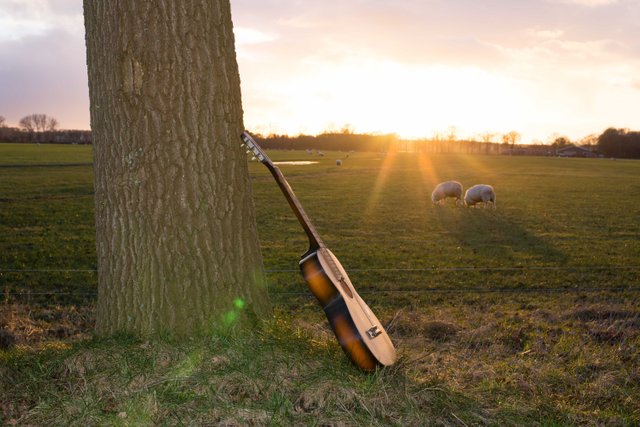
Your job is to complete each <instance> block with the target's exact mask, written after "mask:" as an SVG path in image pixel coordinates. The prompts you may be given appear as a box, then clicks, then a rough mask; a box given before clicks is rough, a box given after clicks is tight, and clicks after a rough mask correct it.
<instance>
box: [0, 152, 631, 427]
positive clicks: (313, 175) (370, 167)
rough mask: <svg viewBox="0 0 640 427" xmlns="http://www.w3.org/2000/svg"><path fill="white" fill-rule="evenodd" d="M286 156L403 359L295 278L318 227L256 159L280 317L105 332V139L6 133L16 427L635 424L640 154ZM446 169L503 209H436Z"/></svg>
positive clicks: (4, 386)
mask: <svg viewBox="0 0 640 427" xmlns="http://www.w3.org/2000/svg"><path fill="white" fill-rule="evenodd" d="M271 154H272V157H273V159H274V160H314V161H318V163H316V164H313V165H306V166H291V165H282V166H281V169H282V171H283V173H284V174H285V176H286V177H287V178H288V180H289V183H290V184H291V186H292V187H293V189H294V191H296V193H297V195H298V196H299V198H300V200H301V202H302V204H303V206H304V207H305V210H306V211H307V213H308V214H309V216H310V218H311V219H312V221H313V222H314V224H315V225H316V227H317V228H318V231H319V232H320V234H321V235H322V236H323V238H324V240H325V242H326V243H327V245H328V246H329V247H330V248H331V249H332V251H333V252H334V253H335V254H336V255H337V257H338V258H339V259H340V261H341V262H342V264H343V265H344V266H345V268H346V269H347V271H348V272H349V274H350V276H351V279H352V281H353V283H354V285H355V286H356V288H357V289H358V290H359V291H360V293H361V295H362V296H363V298H364V299H365V300H366V301H367V302H369V303H370V304H369V305H370V306H371V307H372V308H373V310H374V311H375V312H376V313H377V314H378V315H379V317H380V318H381V320H382V321H383V322H384V323H385V324H387V325H388V330H389V332H390V335H391V336H392V338H393V340H394V342H395V344H396V346H397V348H398V350H399V354H400V360H399V362H398V364H397V366H394V367H393V368H391V369H386V370H383V371H380V372H378V373H376V374H373V375H364V374H361V373H360V372H358V371H357V370H355V369H354V368H353V367H352V366H350V365H349V363H348V362H347V361H346V360H345V358H344V356H343V355H342V353H341V351H340V349H339V347H338V346H337V344H335V343H334V339H333V338H332V336H331V333H330V331H329V330H328V329H327V327H326V325H325V323H326V321H325V319H324V317H323V314H322V313H321V312H320V309H319V308H318V307H317V304H316V303H315V301H314V300H313V299H312V298H311V297H310V296H309V294H308V292H307V291H306V285H305V284H304V281H303V280H302V279H301V277H300V275H299V272H298V270H297V261H298V259H299V256H300V254H302V253H303V252H304V251H305V250H306V248H307V242H306V237H305V235H304V233H303V232H302V230H301V228H300V226H299V225H298V223H297V221H296V219H295V217H294V216H293V214H292V213H291V211H290V208H289V206H288V205H287V204H286V202H285V200H284V198H283V197H282V195H281V194H280V192H279V190H278V188H277V186H276V185H275V183H274V182H273V179H272V177H271V176H270V175H269V174H268V172H267V170H266V169H265V168H264V166H262V165H260V164H259V163H255V162H254V163H251V165H250V170H251V174H252V178H253V190H254V195H255V205H256V211H257V219H258V227H259V232H260V239H261V243H262V248H263V256H264V259H265V268H266V269H267V271H268V280H269V285H270V289H271V295H272V299H273V302H274V306H275V307H276V315H275V317H274V319H272V320H270V321H269V322H267V323H266V324H265V326H264V328H263V329H262V330H260V331H257V332H256V333H255V334H253V335H251V336H232V337H226V336H215V337H209V338H206V339H197V340H194V341H188V342H177V343H176V342H171V341H170V340H165V341H162V340H161V341H158V342H147V341H140V340H136V339H135V338H132V337H115V338H112V339H108V340H100V339H96V338H92V337H91V326H92V322H93V305H94V304H95V282H96V279H95V273H94V272H93V270H95V248H94V235H93V233H94V227H93V190H92V188H93V185H92V168H91V166H90V164H89V163H90V162H91V152H90V147H84V146H45V145H41V146H36V145H11V144H0V291H3V294H2V295H3V304H2V308H1V310H2V312H0V314H1V316H0V322H2V324H1V326H2V327H3V330H4V331H5V332H4V334H5V335H6V336H7V337H9V335H10V337H9V338H6V339H7V340H9V339H10V340H15V341H16V344H17V345H16V346H14V347H13V348H12V349H11V350H7V351H1V350H0V361H1V364H0V378H2V380H0V417H2V418H0V422H5V423H7V424H36V425H39V424H45V423H54V424H77V425H86V424H121V425H139V424H162V423H164V424H168V425H181V424H198V425H199V424H206V423H210V424H214V425H215V424H223V425H248V424H254V425H269V424H271V425H292V424H295V425H323V424H330V425H424V424H433V425H522V424H528V425H590V424H591V425H601V424H607V425H637V424H638V423H640V403H639V402H640V386H639V384H640V304H639V303H638V297H639V296H640V292H639V291H640V227H639V226H638V218H639V217H640V206H639V205H638V203H637V202H638V201H640V162H638V161H611V160H605V159H559V158H533V157H505V156H464V155H445V154H441V155H420V154H412V153H391V154H386V153H384V154H381V153H352V154H350V155H349V156H348V157H347V154H346V153H328V154H327V156H325V157H322V158H320V157H317V156H311V155H308V154H306V153H305V152H285V151H280V152H279V151H274V152H272V153H271ZM338 158H340V159H341V160H343V164H342V166H336V163H335V160H336V159H338ZM65 164H66V165H67V166H65ZM448 179H457V180H459V181H461V182H462V183H463V184H464V185H465V187H468V186H470V185H472V184H476V183H487V184H492V185H493V186H494V187H495V189H496V193H497V203H498V209H497V210H495V211H494V210H490V209H487V210H485V209H468V208H461V207H455V206H454V205H453V203H452V202H449V203H448V204H447V205H446V206H440V207H434V206H433V205H432V204H431V201H430V193H431V190H432V188H433V186H434V185H435V183H437V182H439V181H443V180H448ZM3 339H5V338H4V335H3Z"/></svg>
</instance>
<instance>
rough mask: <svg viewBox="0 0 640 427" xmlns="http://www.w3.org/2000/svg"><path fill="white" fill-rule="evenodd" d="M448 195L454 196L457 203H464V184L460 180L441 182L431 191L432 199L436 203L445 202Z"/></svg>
mask: <svg viewBox="0 0 640 427" xmlns="http://www.w3.org/2000/svg"><path fill="white" fill-rule="evenodd" d="M447 197H454V198H455V199H456V205H458V204H460V203H462V184H460V183H459V182H458V181H446V182H441V183H440V184H438V185H436V188H435V189H434V190H433V193H431V201H432V202H433V204H436V205H437V204H442V203H444V202H445V200H446V198H447Z"/></svg>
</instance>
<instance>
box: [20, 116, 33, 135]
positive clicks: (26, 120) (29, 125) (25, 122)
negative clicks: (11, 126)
mask: <svg viewBox="0 0 640 427" xmlns="http://www.w3.org/2000/svg"><path fill="white" fill-rule="evenodd" d="M18 124H19V125H20V127H22V128H24V129H25V130H26V131H28V132H34V131H35V130H36V124H35V122H34V121H33V114H32V115H30V116H25V117H23V118H21V119H20V121H19V122H18Z"/></svg>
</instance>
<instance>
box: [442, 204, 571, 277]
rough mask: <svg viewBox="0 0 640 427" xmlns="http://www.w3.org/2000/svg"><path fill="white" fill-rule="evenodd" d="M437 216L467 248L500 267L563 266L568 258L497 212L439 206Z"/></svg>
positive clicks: (447, 229)
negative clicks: (544, 264)
mask: <svg viewBox="0 0 640 427" xmlns="http://www.w3.org/2000/svg"><path fill="white" fill-rule="evenodd" d="M435 217H436V218H437V220H438V221H439V223H440V225H441V226H442V228H443V229H444V230H446V232H447V233H448V234H449V235H451V236H453V237H454V238H455V239H456V240H458V241H459V242H460V244H461V246H463V247H464V248H468V249H471V250H472V251H473V253H474V254H476V255H479V256H481V257H484V258H487V259H494V260H496V261H498V262H499V263H500V264H507V265H509V266H515V265H517V263H521V262H522V261H523V260H526V261H527V262H530V261H537V262H542V263H552V264H556V265H562V264H563V263H565V262H566V261H567V258H568V257H567V255H566V254H564V253H562V252H560V251H559V250H557V249H556V248H554V247H553V246H551V245H550V244H549V243H547V242H545V241H544V240H543V239H541V238H539V237H536V236H535V235H533V234H531V233H530V232H529V231H528V230H526V229H525V228H523V227H522V226H520V225H518V224H516V223H514V222H513V221H510V220H509V219H507V218H505V217H504V216H503V215H502V214H501V213H500V211H499V210H493V209H472V208H460V209H447V208H442V207H436V212H435Z"/></svg>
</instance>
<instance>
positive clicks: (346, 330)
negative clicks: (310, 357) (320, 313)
mask: <svg viewBox="0 0 640 427" xmlns="http://www.w3.org/2000/svg"><path fill="white" fill-rule="evenodd" d="M242 140H243V143H244V145H245V146H246V147H247V148H248V149H249V150H251V152H253V155H254V156H255V157H256V158H257V159H258V160H260V162H261V163H262V164H264V165H265V166H266V167H267V169H269V171H270V172H271V174H272V175H273V177H274V178H275V180H276V182H277V183H278V186H279V187H280V189H281V190H282V192H283V193H284V196H285V198H286V199H287V201H288V202H289V205H290V206H291V209H293V212H294V213H295V215H296V217H297V218H298V221H300V224H301V225H302V228H303V229H304V231H305V233H306V234H307V237H308V238H309V250H308V251H307V252H306V253H305V254H304V255H302V258H301V259H300V269H301V271H302V275H303V277H304V279H305V280H306V282H307V284H308V286H309V289H310V290H311V292H312V293H313V295H315V297H316V298H317V299H318V302H319V303H320V305H321V306H322V308H323V309H324V312H325V314H326V316H327V319H328V320H329V325H330V326H331V329H332V330H333V332H334V333H335V335H336V338H337V339H338V342H339V343H340V346H341V347H342V349H343V350H344V352H345V353H346V354H347V356H348V357H349V358H350V359H351V361H352V362H353V363H354V364H355V365H357V366H358V367H359V368H360V369H362V370H364V371H372V370H375V369H376V367H378V366H389V365H392V364H393V363H394V362H395V360H396V350H395V348H394V347H393V343H392V342H391V339H390V338H389V335H388V334H387V332H386V331H385V329H384V328H383V327H382V324H381V323H380V321H379V320H378V318H377V317H376V316H375V314H373V312H372V311H371V309H370V308H369V306H367V304H366V303H365V302H364V301H363V300H362V298H360V295H358V292H356V290H355V288H354V287H353V284H352V283H351V280H349V276H348V275H347V273H346V271H345V270H344V268H343V267H342V265H341V264H340V261H338V259H337V258H336V257H335V256H334V255H333V253H332V252H331V251H330V250H329V249H328V248H327V247H326V245H325V244H324V242H323V241H322V239H321V238H320V236H319V235H318V233H317V231H316V229H315V227H314V226H313V224H311V221H310V220H309V218H308V217H307V214H306V213H305V212H304V209H302V205H301V204H300V201H299V200H298V198H297V197H296V196H295V194H294V192H293V190H292V189H291V187H290V186H289V183H288V182H287V180H286V179H285V178H284V176H283V175H282V172H280V169H279V168H278V167H277V166H276V165H274V164H273V162H272V161H271V159H270V158H269V156H267V155H266V153H265V152H264V151H263V150H262V148H260V146H259V145H258V144H257V143H256V142H255V141H254V139H253V138H252V137H251V135H250V134H249V133H248V132H244V133H243V134H242Z"/></svg>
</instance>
